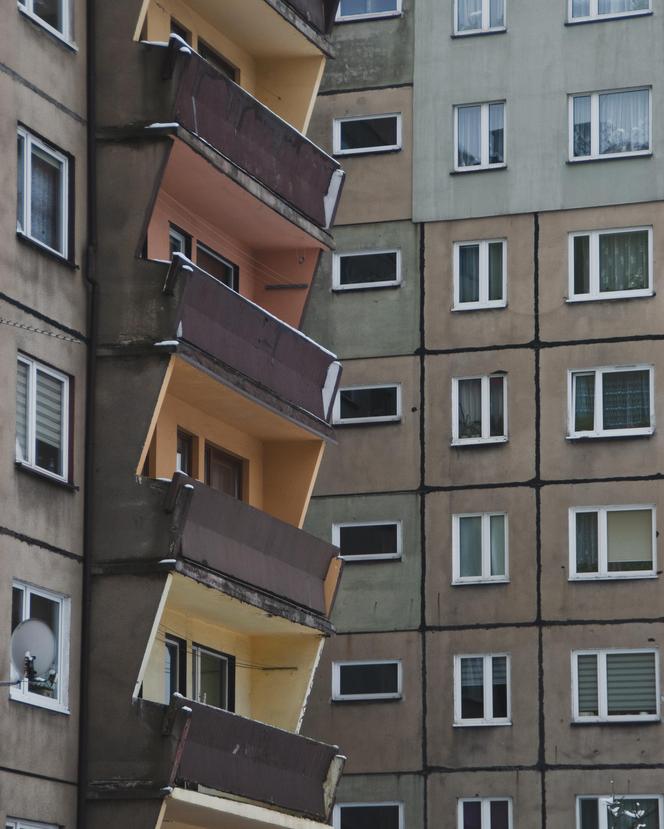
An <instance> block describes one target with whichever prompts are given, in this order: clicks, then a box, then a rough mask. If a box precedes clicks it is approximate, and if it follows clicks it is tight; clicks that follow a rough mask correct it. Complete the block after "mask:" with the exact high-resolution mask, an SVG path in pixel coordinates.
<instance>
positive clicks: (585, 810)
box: [579, 797, 599, 829]
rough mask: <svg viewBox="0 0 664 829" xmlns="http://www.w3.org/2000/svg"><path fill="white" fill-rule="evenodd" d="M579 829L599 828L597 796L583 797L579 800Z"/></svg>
mask: <svg viewBox="0 0 664 829" xmlns="http://www.w3.org/2000/svg"><path fill="white" fill-rule="evenodd" d="M579 812H580V814H581V826H580V827H579V829H599V802H598V800H597V798H596V797H583V798H581V800H580V802H579Z"/></svg>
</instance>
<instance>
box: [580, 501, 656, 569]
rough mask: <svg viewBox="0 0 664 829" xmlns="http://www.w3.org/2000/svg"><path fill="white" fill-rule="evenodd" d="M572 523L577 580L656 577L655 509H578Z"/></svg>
mask: <svg viewBox="0 0 664 829" xmlns="http://www.w3.org/2000/svg"><path fill="white" fill-rule="evenodd" d="M569 519H570V526H569V533H570V535H569V539H570V572H571V574H572V577H573V578H577V579H583V578H590V579H592V578H635V577H638V576H654V575H656V561H655V536H656V525H655V508H654V507H653V506H616V507H576V508H574V509H571V510H570V513H569Z"/></svg>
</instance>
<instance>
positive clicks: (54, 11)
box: [33, 0, 63, 32]
mask: <svg viewBox="0 0 664 829" xmlns="http://www.w3.org/2000/svg"><path fill="white" fill-rule="evenodd" d="M33 9H34V12H35V14H36V15H37V17H41V19H42V20H43V21H44V22H45V23H48V25H49V26H53V28H54V29H56V30H57V31H58V32H62V30H63V21H62V0H33Z"/></svg>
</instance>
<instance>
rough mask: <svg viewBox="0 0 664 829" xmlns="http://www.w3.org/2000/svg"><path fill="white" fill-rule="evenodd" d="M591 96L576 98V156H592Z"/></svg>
mask: <svg viewBox="0 0 664 829" xmlns="http://www.w3.org/2000/svg"><path fill="white" fill-rule="evenodd" d="M590 152H591V143H590V95H577V96H576V98H574V155H575V157H578V156H585V155H590Z"/></svg>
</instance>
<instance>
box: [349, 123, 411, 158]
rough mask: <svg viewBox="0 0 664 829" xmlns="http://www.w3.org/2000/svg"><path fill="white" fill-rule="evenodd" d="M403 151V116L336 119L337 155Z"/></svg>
mask: <svg viewBox="0 0 664 829" xmlns="http://www.w3.org/2000/svg"><path fill="white" fill-rule="evenodd" d="M400 149H401V115H400V114H398V113H395V114H391V115H360V116H357V117H355V118H335V120H334V152H335V154H336V155H352V154H354V153H379V152H386V151H388V150H400Z"/></svg>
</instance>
